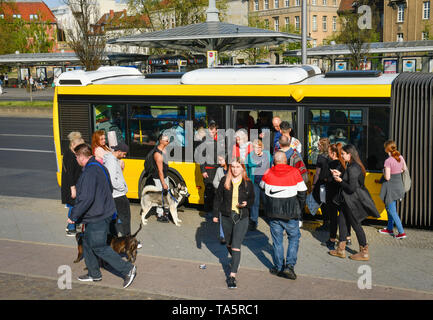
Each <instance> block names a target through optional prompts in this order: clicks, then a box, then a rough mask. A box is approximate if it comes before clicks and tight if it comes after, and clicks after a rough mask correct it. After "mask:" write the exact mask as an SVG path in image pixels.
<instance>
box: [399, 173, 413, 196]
mask: <svg viewBox="0 0 433 320" xmlns="http://www.w3.org/2000/svg"><path fill="white" fill-rule="evenodd" d="M401 179H402V180H403V188H404V191H405V192H408V191H409V190H410V187H411V186H412V180H411V178H410V174H409V169H406V170H404V171H403V172H402V173H401Z"/></svg>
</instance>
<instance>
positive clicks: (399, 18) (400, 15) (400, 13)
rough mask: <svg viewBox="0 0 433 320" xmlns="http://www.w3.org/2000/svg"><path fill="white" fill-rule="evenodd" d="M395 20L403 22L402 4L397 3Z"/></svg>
mask: <svg viewBox="0 0 433 320" xmlns="http://www.w3.org/2000/svg"><path fill="white" fill-rule="evenodd" d="M397 22H404V5H402V4H400V5H398V9H397Z"/></svg>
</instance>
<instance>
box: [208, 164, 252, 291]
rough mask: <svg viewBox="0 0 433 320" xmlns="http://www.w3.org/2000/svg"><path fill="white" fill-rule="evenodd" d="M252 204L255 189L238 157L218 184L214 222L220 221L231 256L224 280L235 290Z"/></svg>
mask: <svg viewBox="0 0 433 320" xmlns="http://www.w3.org/2000/svg"><path fill="white" fill-rule="evenodd" d="M253 203H254V187H253V184H252V182H251V180H250V179H248V176H247V172H246V169H245V165H244V164H243V163H242V160H241V159H240V158H239V157H236V158H234V159H233V160H232V163H231V164H230V166H229V170H228V172H227V175H226V176H225V177H223V178H222V179H221V181H220V184H219V186H218V189H217V191H216V194H215V201H214V208H213V209H214V211H213V215H214V218H213V221H214V222H215V223H218V216H219V213H220V212H221V222H222V226H223V230H224V236H225V240H226V242H227V250H228V252H229V253H230V255H231V256H232V262H231V267H230V268H231V270H230V275H229V277H228V279H227V285H228V288H229V289H235V288H237V285H236V274H237V272H238V268H239V264H240V260H241V244H242V241H243V240H244V238H245V235H246V233H247V230H248V222H249V216H250V212H249V209H250V208H251V206H252V205H253Z"/></svg>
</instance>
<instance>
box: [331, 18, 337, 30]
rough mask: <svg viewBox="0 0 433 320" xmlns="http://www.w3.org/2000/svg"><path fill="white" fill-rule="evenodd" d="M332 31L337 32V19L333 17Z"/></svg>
mask: <svg viewBox="0 0 433 320" xmlns="http://www.w3.org/2000/svg"><path fill="white" fill-rule="evenodd" d="M332 31H337V17H336V16H333V17H332Z"/></svg>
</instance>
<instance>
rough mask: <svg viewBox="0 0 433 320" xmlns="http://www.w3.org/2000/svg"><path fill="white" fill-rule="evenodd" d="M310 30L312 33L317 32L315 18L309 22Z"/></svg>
mask: <svg viewBox="0 0 433 320" xmlns="http://www.w3.org/2000/svg"><path fill="white" fill-rule="evenodd" d="M311 28H312V30H313V31H317V16H313V18H312V20H311Z"/></svg>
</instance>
